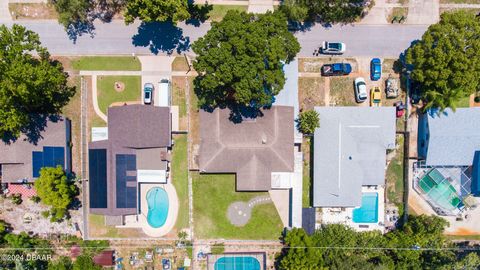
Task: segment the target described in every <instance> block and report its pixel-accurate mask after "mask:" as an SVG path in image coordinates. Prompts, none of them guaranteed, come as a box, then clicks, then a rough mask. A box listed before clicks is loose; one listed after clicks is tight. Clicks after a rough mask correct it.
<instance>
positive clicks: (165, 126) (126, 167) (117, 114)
mask: <svg viewBox="0 0 480 270" xmlns="http://www.w3.org/2000/svg"><path fill="white" fill-rule="evenodd" d="M171 144H172V141H171V117H170V109H169V108H168V107H155V106H148V105H125V106H119V107H110V108H109V109H108V140H102V141H96V142H91V143H90V144H89V190H90V196H89V197H90V212H91V213H94V214H102V215H107V216H121V215H129V214H136V213H137V193H138V192H137V187H138V183H139V182H140V181H141V179H140V178H141V177H143V176H141V175H140V174H141V173H142V171H144V172H147V174H148V173H151V172H152V171H166V170H167V167H168V165H167V163H168V159H169V158H168V155H169V154H168V149H169V148H170V147H171ZM153 177H154V178H155V177H156V176H155V175H153Z"/></svg>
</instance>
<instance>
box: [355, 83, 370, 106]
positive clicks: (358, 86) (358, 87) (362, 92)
mask: <svg viewBox="0 0 480 270" xmlns="http://www.w3.org/2000/svg"><path fill="white" fill-rule="evenodd" d="M354 84H355V100H356V101H357V102H358V103H361V102H364V101H365V100H367V97H368V93H367V84H366V83H365V79H364V78H362V77H358V78H356V79H355V82H354Z"/></svg>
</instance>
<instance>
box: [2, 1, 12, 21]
mask: <svg viewBox="0 0 480 270" xmlns="http://www.w3.org/2000/svg"><path fill="white" fill-rule="evenodd" d="M8 3H9V1H8V0H0V21H12V16H10V11H9V10H8Z"/></svg>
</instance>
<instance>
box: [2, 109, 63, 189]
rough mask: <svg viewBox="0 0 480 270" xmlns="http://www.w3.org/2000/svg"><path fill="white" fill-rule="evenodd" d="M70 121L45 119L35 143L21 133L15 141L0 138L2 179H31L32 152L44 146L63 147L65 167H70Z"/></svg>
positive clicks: (8, 180)
mask: <svg viewBox="0 0 480 270" xmlns="http://www.w3.org/2000/svg"><path fill="white" fill-rule="evenodd" d="M69 143H70V121H69V120H68V119H62V118H60V119H59V120H58V121H56V122H52V121H50V120H49V121H47V123H46V126H45V127H44V130H43V131H42V132H40V137H39V139H38V141H37V142H36V143H32V142H30V141H29V140H28V138H27V137H26V136H25V135H24V134H22V135H21V136H20V137H19V138H18V139H17V140H16V141H15V142H12V143H9V144H7V143H5V142H3V141H2V140H0V164H2V181H3V182H5V183H8V182H17V181H18V180H21V179H27V180H29V181H31V180H33V166H32V152H33V151H42V150H43V147H44V146H51V147H64V148H65V163H66V164H65V166H66V167H67V168H65V169H66V170H69V169H70V164H69V161H70V157H69V154H70V150H69V147H70V146H69Z"/></svg>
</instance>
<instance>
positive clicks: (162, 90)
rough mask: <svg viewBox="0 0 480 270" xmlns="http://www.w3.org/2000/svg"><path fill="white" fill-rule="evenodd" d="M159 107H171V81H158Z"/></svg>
mask: <svg viewBox="0 0 480 270" xmlns="http://www.w3.org/2000/svg"><path fill="white" fill-rule="evenodd" d="M157 95H158V97H159V98H158V104H156V106H158V107H170V105H171V104H170V83H169V82H168V83H166V82H165V83H163V82H160V83H158V91H157Z"/></svg>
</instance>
